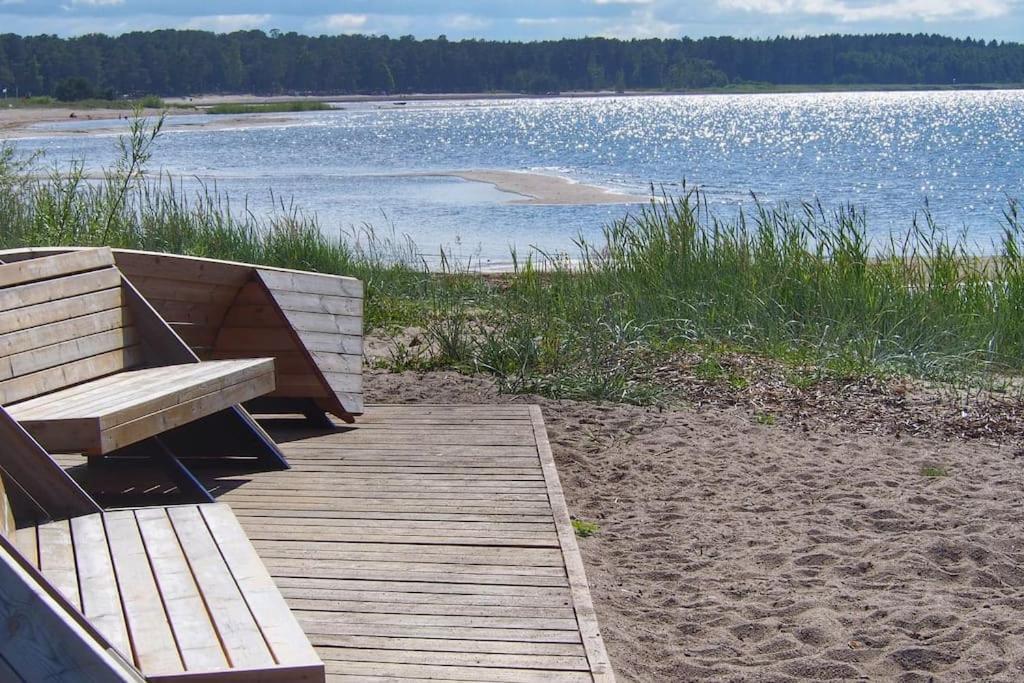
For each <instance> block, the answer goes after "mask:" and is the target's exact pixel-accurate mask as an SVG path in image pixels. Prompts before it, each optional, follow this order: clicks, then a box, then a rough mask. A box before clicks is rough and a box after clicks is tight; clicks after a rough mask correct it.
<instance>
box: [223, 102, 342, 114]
mask: <svg viewBox="0 0 1024 683" xmlns="http://www.w3.org/2000/svg"><path fill="white" fill-rule="evenodd" d="M328 109H331V105H329V104H327V103H326V102H306V101H299V102H262V103H256V104H241V103H225V104H215V105H213V106H212V107H209V108H208V109H206V113H207V114H271V113H292V112H302V111H326V110H328Z"/></svg>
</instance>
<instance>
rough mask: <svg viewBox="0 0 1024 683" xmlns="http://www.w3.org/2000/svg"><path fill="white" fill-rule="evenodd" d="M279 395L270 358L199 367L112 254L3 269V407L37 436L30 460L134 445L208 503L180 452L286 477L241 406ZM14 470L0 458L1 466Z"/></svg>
mask: <svg viewBox="0 0 1024 683" xmlns="http://www.w3.org/2000/svg"><path fill="white" fill-rule="evenodd" d="M274 387H275V370H274V361H273V359H272V358H252V357H249V358H243V359H234V360H210V361H200V360H199V358H197V357H196V355H195V354H194V353H193V352H192V351H191V350H190V349H189V348H188V346H187V345H186V344H185V343H184V342H183V341H182V340H181V339H180V338H179V337H178V336H177V335H176V334H175V333H174V331H173V330H172V329H171V328H170V327H169V326H168V324H167V323H166V322H165V321H164V320H163V319H161V318H160V316H159V315H158V314H157V313H156V311H154V310H153V308H152V307H151V306H150V304H149V303H148V302H147V301H146V300H145V299H144V298H143V297H142V296H141V295H140V294H139V293H138V291H137V290H136V289H135V288H134V286H133V285H132V284H131V282H129V281H128V280H127V279H126V278H125V277H124V276H123V275H122V274H121V272H120V271H119V270H118V268H117V267H116V265H115V262H114V257H113V253H112V252H111V250H110V249H80V250H74V251H70V252H66V253H58V254H56V255H51V256H40V257H37V258H28V259H24V260H20V261H14V262H11V263H2V264H0V406H2V407H3V409H4V411H5V414H6V415H8V416H10V417H12V418H13V419H15V420H17V421H19V422H20V423H21V424H22V425H23V427H24V428H25V429H27V431H28V432H29V433H30V434H31V435H32V437H34V439H35V443H34V444H31V445H28V446H24V447H26V448H29V449H30V450H31V449H32V448H39V447H42V448H45V449H49V450H50V451H51V452H62V453H81V454H84V455H87V456H90V457H101V456H105V455H107V454H110V453H114V452H119V451H122V450H123V449H125V448H126V447H129V446H133V447H134V448H133V453H134V454H136V455H139V454H143V453H146V454H149V455H154V456H155V457H158V458H159V459H160V460H161V461H163V463H164V464H165V465H166V466H167V467H168V468H169V469H170V470H171V474H172V476H173V477H174V478H175V479H176V480H177V481H178V483H179V485H182V486H185V487H191V488H193V489H195V490H196V493H197V494H198V497H199V498H200V499H201V500H207V501H208V500H209V499H210V498H209V495H208V494H207V492H206V491H205V490H201V487H199V485H198V482H196V481H195V478H194V477H192V476H191V474H190V473H189V472H188V471H187V470H186V469H185V468H184V466H183V465H182V464H181V463H180V462H178V460H177V456H176V455H175V449H176V448H177V449H180V448H182V447H183V446H187V448H188V453H189V455H190V456H193V457H204V456H205V455H206V454H207V453H208V452H210V451H214V452H218V453H223V452H224V449H225V448H227V450H230V451H231V455H232V456H233V457H237V456H241V457H243V458H245V457H249V458H252V457H255V458H256V459H257V460H259V461H260V462H262V463H264V464H267V465H270V466H272V467H275V468H278V469H286V468H287V462H285V460H284V457H283V456H282V455H281V453H280V450H279V449H278V448H277V446H276V444H274V443H273V441H272V440H271V439H270V437H269V436H267V435H266V433H265V432H264V431H263V430H262V429H261V428H260V427H259V426H258V425H257V424H256V423H255V422H254V421H253V420H252V418H251V417H249V415H248V414H246V413H245V411H244V410H242V408H241V404H242V403H243V402H245V401H250V400H252V399H254V398H257V397H259V396H262V395H264V394H266V393H268V392H270V391H273V390H274ZM165 434H166V438H165V437H164V435H165ZM143 442H148V446H147V445H146V444H145V443H143ZM136 444H138V446H136ZM126 452H127V451H126ZM16 460H17V458H16V457H15V456H13V455H7V456H5V455H4V454H2V453H0V465H3V466H5V467H8V468H10V467H15V468H17V467H18V464H17V462H16ZM12 461H13V462H12ZM5 463H6V464H5ZM21 476H29V475H28V474H27V473H26V472H24V471H22V472H21ZM51 502H52V503H53V504H54V505H55V506H56V507H57V508H62V507H64V505H63V503H62V502H61V501H60V500H53V501H51ZM78 509H79V510H80V511H84V510H83V509H81V508H78Z"/></svg>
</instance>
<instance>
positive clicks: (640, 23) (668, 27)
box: [598, 9, 683, 39]
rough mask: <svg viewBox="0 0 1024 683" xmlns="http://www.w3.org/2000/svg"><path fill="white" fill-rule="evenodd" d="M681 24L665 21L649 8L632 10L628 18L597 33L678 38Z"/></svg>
mask: <svg viewBox="0 0 1024 683" xmlns="http://www.w3.org/2000/svg"><path fill="white" fill-rule="evenodd" d="M682 34H683V25H682V24H679V23H675V22H672V21H666V20H665V19H661V18H659V17H658V16H656V15H655V13H654V11H652V10H650V9H644V10H633V11H632V12H631V13H630V15H629V17H628V18H625V19H622V20H620V21H619V22H618V23H616V24H611V25H606V26H604V27H602V29H601V30H600V32H599V33H598V35H601V36H604V37H605V38H624V39H628V38H678V37H679V36H681V35H682Z"/></svg>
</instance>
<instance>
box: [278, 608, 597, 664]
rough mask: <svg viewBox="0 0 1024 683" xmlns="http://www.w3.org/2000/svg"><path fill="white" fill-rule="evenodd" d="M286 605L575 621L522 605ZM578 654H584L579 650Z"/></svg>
mask: <svg viewBox="0 0 1024 683" xmlns="http://www.w3.org/2000/svg"><path fill="white" fill-rule="evenodd" d="M288 605H289V606H290V607H291V608H292V609H296V610H303V611H309V612H357V613H360V614H370V613H379V614H437V615H448V616H452V615H459V616H466V617H502V618H507V619H513V618H516V617H526V618H531V619H568V620H570V621H572V620H575V618H576V616H575V614H574V613H573V611H572V607H569V606H564V607H544V606H541V607H537V606H532V605H530V606H522V605H504V606H499V605H451V604H443V603H442V604H431V603H422V602H395V601H390V600H389V601H386V602H381V601H372V600H325V599H323V598H319V597H317V596H316V595H307V596H304V597H298V596H296V595H294V594H293V595H289V596H288ZM580 654H583V652H582V650H581V651H580Z"/></svg>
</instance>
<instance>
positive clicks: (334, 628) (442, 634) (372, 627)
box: [299, 615, 580, 643]
mask: <svg viewBox="0 0 1024 683" xmlns="http://www.w3.org/2000/svg"><path fill="white" fill-rule="evenodd" d="M299 623H300V624H301V625H302V628H303V629H304V630H305V631H306V633H307V634H308V635H309V637H310V638H311V639H314V640H315V639H316V636H317V635H319V634H321V633H322V632H325V631H326V632H327V633H330V634H338V635H352V636H390V637H395V638H447V639H452V640H463V639H464V640H473V639H477V640H509V641H518V642H524V643H578V642H580V634H579V632H578V631H568V630H547V631H546V630H540V629H523V628H485V627H482V626H478V627H472V626H466V627H456V626H419V625H416V624H373V623H370V624H350V623H340V622H335V621H329V622H321V621H317V620H315V619H313V620H309V619H305V618H303V617H302V616H301V615H300V616H299Z"/></svg>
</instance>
